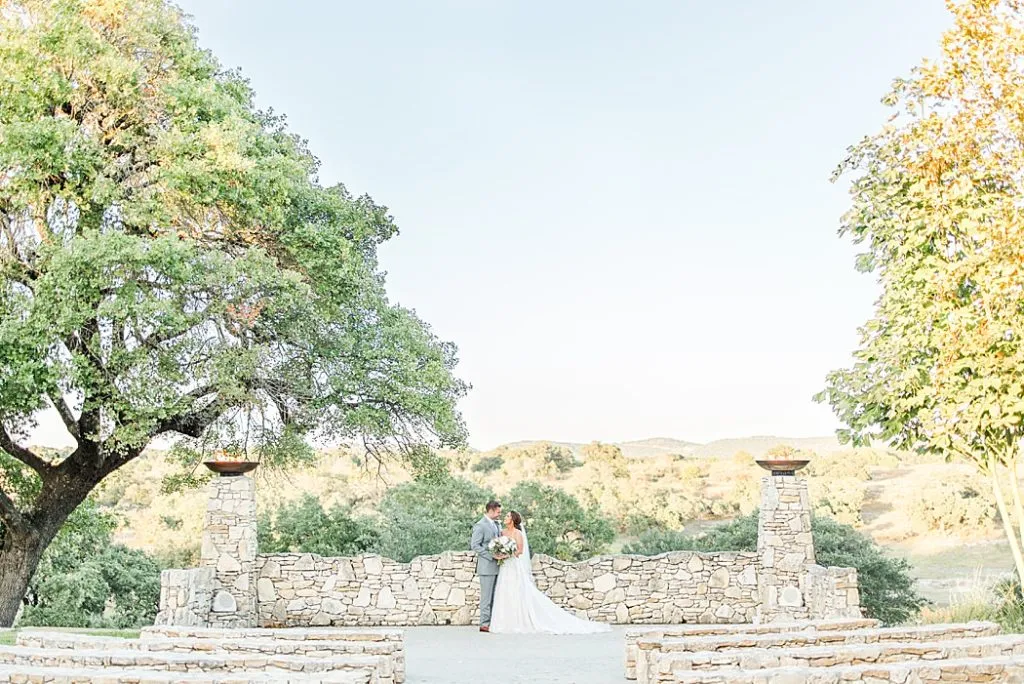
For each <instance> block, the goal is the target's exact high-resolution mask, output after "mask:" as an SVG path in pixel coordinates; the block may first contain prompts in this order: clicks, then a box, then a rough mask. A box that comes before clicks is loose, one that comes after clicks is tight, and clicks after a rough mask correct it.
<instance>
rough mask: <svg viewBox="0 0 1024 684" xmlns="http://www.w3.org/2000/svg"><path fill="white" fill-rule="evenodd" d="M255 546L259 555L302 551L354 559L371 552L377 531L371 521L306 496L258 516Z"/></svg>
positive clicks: (376, 546) (377, 544) (377, 545)
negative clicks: (260, 552) (261, 553)
mask: <svg viewBox="0 0 1024 684" xmlns="http://www.w3.org/2000/svg"><path fill="white" fill-rule="evenodd" d="M258 535H259V546H260V550H261V551H262V552H263V553H282V552H302V553H317V554H320V555H321V556H356V555H359V554H361V553H368V552H373V551H375V550H376V549H377V548H378V547H379V545H380V537H381V534H380V529H379V526H378V525H377V523H376V521H374V520H373V519H372V518H368V517H363V516H356V515H353V513H352V509H351V507H347V506H334V507H333V508H331V510H329V511H325V510H324V507H323V504H321V503H320V501H319V500H318V499H317V498H316V497H314V496H312V495H309V494H307V495H306V496H304V497H303V498H302V499H301V500H299V501H296V502H292V503H288V504H285V505H283V506H281V507H280V508H278V509H277V510H276V511H275V512H274V513H273V514H272V515H271V514H265V515H262V516H260V519H259V527H258Z"/></svg>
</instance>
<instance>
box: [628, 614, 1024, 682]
mask: <svg viewBox="0 0 1024 684" xmlns="http://www.w3.org/2000/svg"><path fill="white" fill-rule="evenodd" d="M626 677H627V678H628V679H636V680H637V681H638V683H639V684H654V683H659V684H660V683H662V682H687V683H691V684H755V683H756V684H839V683H840V682H841V683H842V684H846V683H847V682H873V683H876V684H886V683H892V684H916V683H918V682H1011V681H1012V682H1019V681H1024V635H1017V634H1011V635H1003V634H1000V631H999V627H998V626H997V625H995V624H992V623H987V622H973V623H966V624H950V625H924V626H915V627H892V628H880V627H878V625H877V624H876V623H873V622H872V621H868V620H836V621H818V622H803V623H788V624H764V625H710V626H704V625H699V626H697V625H690V626H688V625H679V626H674V627H667V628H656V629H634V630H630V631H628V632H627V633H626Z"/></svg>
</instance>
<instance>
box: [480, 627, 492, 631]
mask: <svg viewBox="0 0 1024 684" xmlns="http://www.w3.org/2000/svg"><path fill="white" fill-rule="evenodd" d="M480 631H481V632H490V631H491V628H490V627H488V626H487V625H480Z"/></svg>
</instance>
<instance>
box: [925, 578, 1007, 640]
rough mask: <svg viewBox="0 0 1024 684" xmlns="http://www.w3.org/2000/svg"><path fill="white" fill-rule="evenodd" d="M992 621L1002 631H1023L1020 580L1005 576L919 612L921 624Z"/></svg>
mask: <svg viewBox="0 0 1024 684" xmlns="http://www.w3.org/2000/svg"><path fill="white" fill-rule="evenodd" d="M976 621H984V622H995V623H998V624H999V626H1000V628H1002V630H1003V631H1004V632H1007V633H1013V634H1021V633H1024V595H1022V593H1021V588H1020V581H1019V580H1018V579H1017V578H1016V577H1009V578H1006V579H1003V580H1001V581H999V582H997V583H996V585H995V586H993V587H987V588H984V589H982V588H981V587H976V588H975V590H974V591H972V592H971V593H970V594H969V595H968V596H966V597H961V598H960V599H959V600H956V601H954V602H952V603H951V605H949V606H945V607H941V608H925V609H924V610H922V611H921V622H923V623H924V624H948V623H954V622H956V623H959V622H976Z"/></svg>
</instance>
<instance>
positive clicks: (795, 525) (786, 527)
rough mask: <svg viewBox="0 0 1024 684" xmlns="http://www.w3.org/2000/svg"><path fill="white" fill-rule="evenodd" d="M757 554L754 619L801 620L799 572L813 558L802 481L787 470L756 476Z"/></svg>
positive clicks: (803, 607)
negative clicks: (758, 481) (758, 480)
mask: <svg viewBox="0 0 1024 684" xmlns="http://www.w3.org/2000/svg"><path fill="white" fill-rule="evenodd" d="M757 553H758V556H759V558H758V565H759V568H758V589H759V593H760V594H761V607H760V610H759V612H758V616H759V618H760V619H761V620H764V621H782V620H803V619H807V618H808V617H809V614H808V607H807V602H806V600H805V596H804V594H805V590H806V588H805V587H804V586H803V584H804V575H805V573H806V572H807V570H808V567H807V566H810V565H814V562H815V561H814V542H813V540H812V538H811V498H810V495H809V494H808V491H807V480H805V479H803V478H797V477H796V476H795V475H794V474H792V473H787V474H779V473H773V474H771V475H769V476H767V477H765V478H763V479H762V480H761V512H760V517H759V518H758V522H757Z"/></svg>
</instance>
